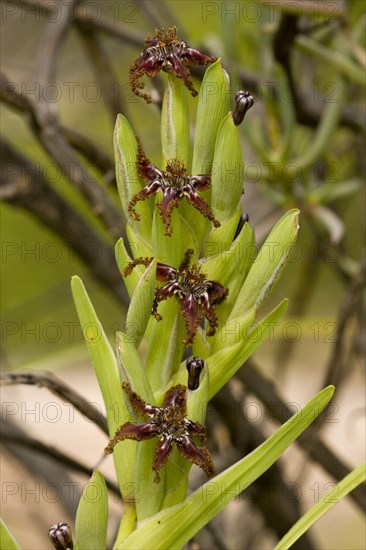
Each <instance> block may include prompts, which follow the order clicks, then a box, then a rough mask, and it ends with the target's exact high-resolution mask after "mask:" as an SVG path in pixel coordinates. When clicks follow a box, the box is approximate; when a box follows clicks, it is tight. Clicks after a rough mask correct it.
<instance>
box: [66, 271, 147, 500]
mask: <svg viewBox="0 0 366 550" xmlns="http://www.w3.org/2000/svg"><path fill="white" fill-rule="evenodd" d="M71 289H72V294H73V298H74V302H75V306H76V310H77V313H78V317H79V321H80V325H81V328H82V330H83V334H84V338H85V341H86V345H87V347H88V351H89V355H90V357H91V360H92V363H93V367H94V370H95V373H96V375H97V378H98V383H99V387H100V389H101V392H102V396H103V400H104V404H105V408H106V413H107V421H108V428H109V434H110V437H113V436H114V434H115V432H116V430H117V428H118V427H119V426H120V425H121V424H122V423H123V422H126V419H129V414H128V410H127V408H126V406H125V402H124V399H123V396H122V390H121V384H120V379H119V374H118V365H117V360H116V357H115V355H114V353H113V350H112V348H111V345H110V343H109V340H108V338H107V336H106V334H105V332H104V330H103V327H102V325H101V323H100V321H99V319H98V317H97V314H96V312H95V310H94V307H93V305H92V303H91V301H90V298H89V296H88V294H87V292H86V290H85V287H84V285H83V282H82V280H81V279H80V278H79V277H76V276H75V277H73V278H72V280H71ZM135 450H136V442H135V441H126V442H125V447H124V449H123V450H122V446H121V445H117V446H116V448H115V450H114V452H113V458H114V464H115V468H116V472H117V477H118V482H119V487H120V490H121V493H122V494H123V493H124V492H125V491H128V482H129V481H133V479H134V456H135Z"/></svg>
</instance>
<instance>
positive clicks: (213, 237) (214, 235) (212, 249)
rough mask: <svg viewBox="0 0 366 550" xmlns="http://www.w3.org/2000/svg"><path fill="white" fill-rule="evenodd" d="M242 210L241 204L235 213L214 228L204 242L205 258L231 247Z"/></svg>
mask: <svg viewBox="0 0 366 550" xmlns="http://www.w3.org/2000/svg"><path fill="white" fill-rule="evenodd" d="M241 212H242V209H241V206H239V208H238V209H237V211H236V212H235V214H233V215H232V216H230V218H228V219H227V220H225V221H224V222H223V223H222V224H221V225H220V227H214V228H213V229H212V231H211V232H210V233H209V235H208V236H207V239H206V240H205V242H204V244H203V255H204V257H205V258H208V257H210V256H214V255H215V254H218V253H219V252H224V250H227V249H228V248H230V246H231V244H232V242H233V239H234V236H235V233H236V230H237V228H238V224H239V221H240V216H241Z"/></svg>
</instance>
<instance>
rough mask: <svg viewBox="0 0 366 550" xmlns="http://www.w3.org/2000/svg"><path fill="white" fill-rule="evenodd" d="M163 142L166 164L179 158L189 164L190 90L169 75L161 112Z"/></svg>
mask: <svg viewBox="0 0 366 550" xmlns="http://www.w3.org/2000/svg"><path fill="white" fill-rule="evenodd" d="M161 144H162V150H163V159H164V164H165V165H166V163H167V161H168V160H171V159H174V158H179V159H180V160H182V161H183V162H184V165H185V167H186V168H188V166H189V151H190V140H189V107H188V90H187V88H186V87H185V86H184V84H183V82H182V81H181V80H179V79H178V78H176V77H175V76H173V75H170V74H169V75H168V84H167V87H166V89H165V93H164V98H163V106H162V112H161Z"/></svg>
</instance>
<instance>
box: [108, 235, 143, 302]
mask: <svg viewBox="0 0 366 550" xmlns="http://www.w3.org/2000/svg"><path fill="white" fill-rule="evenodd" d="M115 256H116V261H117V265H118V268H119V270H120V273H121V277H122V272H123V270H124V269H125V267H127V265H128V264H129V263H130V262H131V261H132V258H131V257H130V256H129V254H128V252H127V250H126V247H125V243H124V242H123V238H122V237H121V238H120V239H119V240H118V241H117V242H116V246H115ZM143 273H144V267H143V266H140V265H137V266H136V267H135V268H134V269H133V271H132V273H130V275H128V276H127V277H123V280H124V282H125V285H126V288H127V292H128V295H129V297H130V298H131V296H132V295H133V293H134V290H135V288H136V287H137V285H138V283H139V280H140V279H141V277H142V275H143Z"/></svg>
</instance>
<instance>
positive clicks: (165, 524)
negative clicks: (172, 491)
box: [118, 386, 334, 550]
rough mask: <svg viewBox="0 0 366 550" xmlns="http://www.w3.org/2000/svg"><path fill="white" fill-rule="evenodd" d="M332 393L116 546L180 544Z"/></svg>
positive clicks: (264, 466)
mask: <svg viewBox="0 0 366 550" xmlns="http://www.w3.org/2000/svg"><path fill="white" fill-rule="evenodd" d="M333 393H334V387H333V386H329V387H327V388H325V389H324V390H322V391H321V392H320V393H318V394H317V395H316V396H315V397H314V398H313V399H311V401H309V402H308V403H307V405H305V407H304V408H303V409H301V410H300V411H299V412H298V413H296V414H295V415H294V416H293V417H291V418H290V420H288V422H286V423H285V424H284V425H283V426H281V427H280V428H279V429H278V430H277V431H276V433H275V434H273V435H272V436H271V437H269V438H268V439H267V440H266V441H265V442H264V443H263V444H262V445H260V447H258V448H257V449H255V450H254V451H253V452H251V453H250V454H249V455H248V456H246V457H244V458H242V459H241V460H239V461H238V462H236V463H235V464H234V465H233V466H231V467H230V468H227V469H226V470H225V471H224V472H222V473H221V474H219V475H217V476H216V477H214V478H213V479H212V480H211V481H208V482H207V483H205V484H204V485H203V486H202V487H200V488H199V489H197V490H196V491H194V493H192V494H191V495H190V496H189V497H188V498H187V499H185V501H184V502H182V503H181V504H178V505H176V506H174V507H172V508H168V509H166V510H162V511H161V512H160V513H159V514H157V515H156V516H154V517H153V518H151V519H149V520H147V521H145V522H144V523H143V524H141V525H140V526H139V527H138V528H137V529H136V531H134V532H133V533H132V534H131V535H130V536H129V537H128V538H127V539H126V540H125V541H124V543H123V544H121V545H120V546H119V547H118V548H119V549H120V550H122V549H128V550H134V549H139V550H144V549H148V548H154V549H155V550H166V549H167V548H169V549H172V550H173V549H178V548H182V547H183V546H184V544H186V543H187V542H188V541H189V540H190V539H191V538H192V537H193V536H194V535H195V534H196V533H197V532H198V531H199V530H200V529H202V527H204V526H205V525H206V524H207V523H208V522H209V521H210V520H211V519H212V518H213V517H215V516H216V515H217V514H218V513H219V512H220V511H221V510H222V509H223V508H225V506H226V505H227V504H228V503H229V502H230V501H231V500H233V499H234V498H235V496H236V495H239V494H240V493H241V492H242V491H243V490H245V489H246V488H247V487H248V486H249V485H250V484H251V483H253V482H254V481H255V480H256V479H258V477H259V476H261V475H262V474H263V473H264V472H266V471H267V470H268V468H270V467H271V466H272V464H274V462H275V461H276V460H277V459H278V458H279V457H280V456H281V455H282V453H283V452H284V451H285V450H286V449H287V448H288V447H289V446H290V445H291V443H293V441H295V440H296V438H297V437H298V436H299V435H300V434H301V433H302V432H303V431H304V430H305V429H306V428H307V427H308V426H309V425H310V424H311V423H312V422H313V421H314V419H315V418H316V417H317V416H318V414H319V413H320V412H321V411H322V410H323V409H324V408H325V406H326V405H327V404H328V402H329V401H330V399H331V398H332V395H333ZM315 411H316V412H315Z"/></svg>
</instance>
